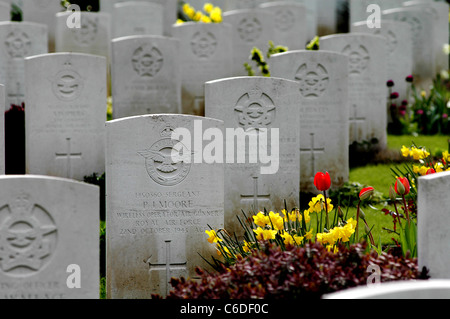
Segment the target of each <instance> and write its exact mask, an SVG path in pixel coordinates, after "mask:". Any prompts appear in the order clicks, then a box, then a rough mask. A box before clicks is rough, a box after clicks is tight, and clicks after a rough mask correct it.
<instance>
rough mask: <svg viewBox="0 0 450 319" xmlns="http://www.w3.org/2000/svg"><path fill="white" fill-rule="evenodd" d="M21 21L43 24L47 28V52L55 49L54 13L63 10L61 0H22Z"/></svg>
mask: <svg viewBox="0 0 450 319" xmlns="http://www.w3.org/2000/svg"><path fill="white" fill-rule="evenodd" d="M22 1H23V5H22V19H23V21H29V22H36V23H41V24H45V25H46V26H47V28H48V45H49V48H48V52H54V51H55V28H56V13H58V12H61V11H64V8H63V6H62V5H61V0H22Z"/></svg>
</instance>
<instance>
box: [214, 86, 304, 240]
mask: <svg viewBox="0 0 450 319" xmlns="http://www.w3.org/2000/svg"><path fill="white" fill-rule="evenodd" d="M300 99H301V97H300V91H299V84H298V83H296V82H294V81H290V80H286V79H279V78H266V77H240V78H229V79H221V80H216V81H212V82H207V83H206V84H205V108H206V116H208V117H212V118H217V119H220V120H223V121H224V122H225V127H226V128H227V134H226V136H225V145H226V150H227V151H226V152H225V154H224V155H225V158H226V160H224V162H225V163H226V165H225V229H226V230H227V231H228V232H230V233H237V234H238V235H242V234H243V229H242V227H241V226H240V224H239V221H238V219H237V217H236V216H238V217H240V218H242V217H243V216H242V214H241V210H243V211H244V212H245V213H247V214H251V213H252V212H255V211H256V212H258V211H260V210H264V208H266V209H267V210H268V211H269V210H273V211H280V210H281V209H283V208H284V201H286V203H287V205H288V207H289V208H294V207H298V205H299V179H300V168H299V163H300V159H299V151H298V150H299V148H300V141H299V137H300V131H299V125H298V118H299V111H300V103H299V102H300Z"/></svg>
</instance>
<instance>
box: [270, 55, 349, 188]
mask: <svg viewBox="0 0 450 319" xmlns="http://www.w3.org/2000/svg"><path fill="white" fill-rule="evenodd" d="M270 66H271V75H272V76H274V77H279V78H284V79H289V80H294V81H297V82H298V83H299V84H300V92H301V101H300V115H299V118H298V122H297V123H300V137H301V138H300V190H301V191H302V192H310V193H316V192H317V189H316V188H315V186H314V176H315V174H316V173H317V172H325V171H328V172H329V173H330V176H331V178H332V186H333V188H335V189H336V188H339V187H342V186H343V184H344V183H345V182H347V181H348V179H349V158H348V155H349V154H348V145H349V134H348V132H349V123H348V121H349V119H348V116H347V115H348V112H349V110H348V57H347V56H345V55H343V54H339V53H335V52H327V51H323V50H321V51H289V52H286V53H280V54H275V55H273V56H272V57H271V59H270Z"/></svg>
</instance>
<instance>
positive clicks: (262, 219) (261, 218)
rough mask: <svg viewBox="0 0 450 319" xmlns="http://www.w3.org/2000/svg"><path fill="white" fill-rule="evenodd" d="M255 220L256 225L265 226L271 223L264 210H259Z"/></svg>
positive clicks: (254, 217)
mask: <svg viewBox="0 0 450 319" xmlns="http://www.w3.org/2000/svg"><path fill="white" fill-rule="evenodd" d="M253 222H254V223H255V225H256V226H259V227H265V226H266V225H268V224H269V223H270V219H269V216H266V215H265V214H264V213H263V212H259V213H258V214H256V215H254V216H253Z"/></svg>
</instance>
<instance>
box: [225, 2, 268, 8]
mask: <svg viewBox="0 0 450 319" xmlns="http://www.w3.org/2000/svg"><path fill="white" fill-rule="evenodd" d="M265 2H271V0H225V10H226V11H232V10H239V9H254V8H256V7H258V6H259V5H260V4H262V3H265Z"/></svg>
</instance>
